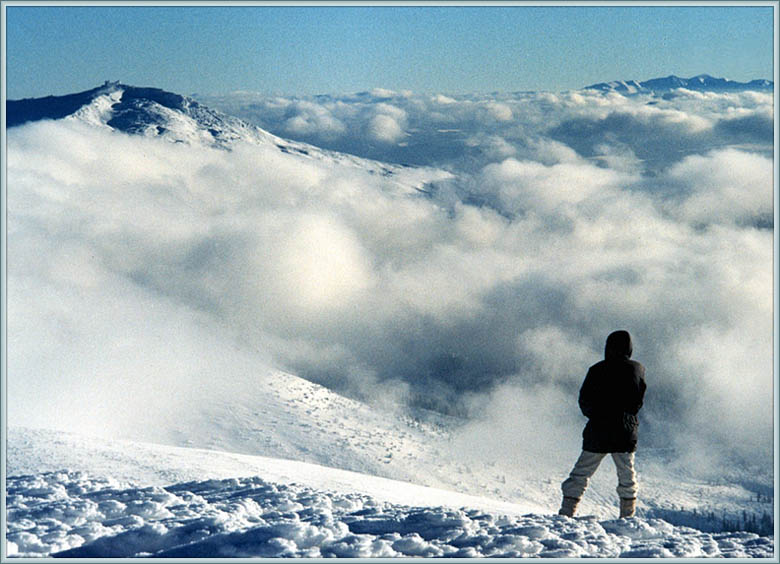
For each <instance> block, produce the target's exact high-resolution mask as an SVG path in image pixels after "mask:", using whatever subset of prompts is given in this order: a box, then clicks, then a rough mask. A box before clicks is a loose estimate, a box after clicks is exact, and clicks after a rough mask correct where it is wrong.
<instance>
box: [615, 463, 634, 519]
mask: <svg viewBox="0 0 780 564" xmlns="http://www.w3.org/2000/svg"><path fill="white" fill-rule="evenodd" d="M612 460H614V461H615V468H616V469H617V476H618V485H617V494H618V496H619V497H620V516H621V517H633V516H634V511H635V510H636V493H637V489H638V488H637V483H636V472H635V471H634V453H633V452H614V453H612Z"/></svg>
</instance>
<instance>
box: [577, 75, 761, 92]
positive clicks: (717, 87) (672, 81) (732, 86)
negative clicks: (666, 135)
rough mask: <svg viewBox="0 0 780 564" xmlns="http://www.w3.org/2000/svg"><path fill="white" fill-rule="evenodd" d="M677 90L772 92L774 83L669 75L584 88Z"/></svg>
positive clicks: (617, 90)
mask: <svg viewBox="0 0 780 564" xmlns="http://www.w3.org/2000/svg"><path fill="white" fill-rule="evenodd" d="M677 88H685V89H688V90H699V91H711V92H720V91H733V92H736V91H743V90H759V91H763V90H773V89H774V82H772V81H770V80H765V79H756V80H751V81H750V82H737V81H734V80H728V79H726V78H715V77H713V76H710V75H708V74H700V75H697V76H694V77H691V78H680V77H679V76H675V75H669V76H667V77H663V78H651V79H649V80H644V81H637V80H616V81H612V82H600V83H598V84H591V85H590V86H586V87H585V89H586V90H601V91H604V92H619V93H621V94H638V93H648V92H668V91H670V90H674V89H677Z"/></svg>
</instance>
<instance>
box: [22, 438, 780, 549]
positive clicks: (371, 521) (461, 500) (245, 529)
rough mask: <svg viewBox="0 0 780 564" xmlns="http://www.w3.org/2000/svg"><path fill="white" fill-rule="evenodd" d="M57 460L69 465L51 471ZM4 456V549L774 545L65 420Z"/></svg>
mask: <svg viewBox="0 0 780 564" xmlns="http://www.w3.org/2000/svg"><path fill="white" fill-rule="evenodd" d="M55 461H57V462H55ZM57 463H61V464H63V465H64V466H65V467H67V468H68V470H59V471H50V470H48V469H49V468H52V467H55V466H56V465H57ZM8 468H9V473H10V474H11V478H9V479H8V481H7V484H6V486H7V495H8V525H7V543H8V544H7V551H8V555H9V556H28V557H29V556H34V557H46V556H50V555H55V556H60V557H72V558H85V557H104V558H106V557H132V556H146V557H179V558H185V557H223V558H224V557H281V556H296V557H334V556H335V557H395V556H451V557H479V556H503V557H507V556H509V557H545V558H571V557H588V556H591V557H593V556H596V557H624V558H626V557H633V558H642V557H659V556H660V557H718V556H728V557H771V556H773V553H774V540H773V538H772V537H760V536H759V535H756V534H754V533H748V532H723V533H705V532H702V531H699V530H696V529H691V528H686V527H675V526H672V525H671V524H669V523H668V522H666V521H663V520H661V519H657V518H635V519H630V520H617V519H606V520H599V519H597V518H596V517H595V516H587V515H586V516H583V517H578V518H575V519H569V518H565V517H558V516H554V515H549V514H548V515H544V514H543V513H542V512H539V511H537V512H535V513H528V510H529V509H532V508H530V507H528V506H523V505H512V504H502V503H499V502H496V501H494V500H490V499H486V498H477V497H470V496H464V495H459V494H455V493H452V492H446V491H442V490H437V489H432V488H424V487H419V486H414V485H410V484H405V483H400V482H393V481H390V480H385V479H381V478H376V477H372V476H368V475H365V474H355V473H350V472H343V471H339V470H333V469H329V468H325V467H322V466H314V465H309V464H304V463H299V462H294V461H283V460H279V459H269V458H261V457H252V456H242V455H233V454H227V453H220V452H214V451H205V450H199V449H183V448H172V447H163V446H160V445H150V444H143V443H134V442H129V441H106V440H98V439H94V438H86V437H79V436H75V435H69V434H62V433H52V432H41V431H31V430H25V429H12V430H11V432H10V449H9V459H8ZM33 472H34V473H33ZM138 477H142V479H141V480H137V479H133V478H138Z"/></svg>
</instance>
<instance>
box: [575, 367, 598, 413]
mask: <svg viewBox="0 0 780 564" xmlns="http://www.w3.org/2000/svg"><path fill="white" fill-rule="evenodd" d="M593 380H594V376H593V370H592V369H591V370H588V374H587V375H586V376H585V381H584V382H583V383H582V387H581V388H580V398H579V404H580V411H582V414H583V415H584V416H585V417H587V418H588V419H590V418H591V417H593V415H594V414H595V411H596V406H595V404H594V400H595V397H594V393H593V383H594V382H593Z"/></svg>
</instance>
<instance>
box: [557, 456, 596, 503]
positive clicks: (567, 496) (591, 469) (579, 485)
mask: <svg viewBox="0 0 780 564" xmlns="http://www.w3.org/2000/svg"><path fill="white" fill-rule="evenodd" d="M605 456H606V453H603V452H589V451H587V450H583V451H582V454H580V457H579V458H578V459H577V462H576V463H575V464H574V468H573V469H572V471H571V473H570V474H569V477H568V478H566V479H565V480H564V481H563V483H562V484H561V490H562V491H563V503H562V505H561V509H560V511H559V512H558V513H559V514H560V515H567V516H569V517H571V516H572V515H574V512H575V511H576V509H577V504H578V503H579V501H580V499H581V498H582V494H583V493H585V488H587V487H588V481H589V480H590V478H591V476H593V474H594V473H595V472H596V470H597V469H598V467H599V464H601V461H602V460H603V459H604V457H605Z"/></svg>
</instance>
